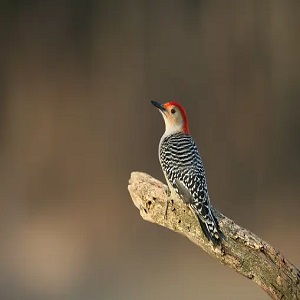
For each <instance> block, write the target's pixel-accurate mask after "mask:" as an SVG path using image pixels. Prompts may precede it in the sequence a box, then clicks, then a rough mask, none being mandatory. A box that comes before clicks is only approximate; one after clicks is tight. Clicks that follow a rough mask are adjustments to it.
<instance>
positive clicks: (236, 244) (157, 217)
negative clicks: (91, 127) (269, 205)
mask: <svg viewBox="0 0 300 300" xmlns="http://www.w3.org/2000/svg"><path fill="white" fill-rule="evenodd" d="M165 188H166V186H165V185H164V184H163V183H161V182H160V181H158V180H156V179H154V178H153V177H151V176H150V175H148V174H145V173H140V172H133V173H132V174H131V178H130V181H129V186H128V190H129V193H130V195H131V198H132V201H133V203H134V205H135V206H136V207H137V208H138V209H139V210H140V214H141V216H142V218H143V219H144V220H146V221H149V222H152V223H156V224H159V225H161V226H164V227H166V228H169V229H171V230H173V231H175V232H178V233H180V234H182V235H185V236H186V237H187V238H188V239H190V240H191V241H192V242H193V243H195V244H196V245H197V246H199V247H201V248H202V249H203V250H204V251H205V252H207V253H208V254H209V255H211V256H212V257H214V258H216V259H217V260H219V261H220V262H221V263H222V264H224V265H226V266H229V267H231V268H233V269H234V270H235V271H236V272H238V273H240V274H241V275H244V276H245V277H247V278H249V279H250V280H252V281H254V282H255V283H257V284H258V285H259V286H260V287H261V288H262V289H263V290H264V291H265V292H266V293H268V294H269V296H270V297H271V298H272V299H286V300H292V299H293V300H295V299H300V283H299V282H300V272H299V270H298V269H297V268H296V267H295V266H294V265H293V264H292V263H290V262H289V261H288V260H287V259H286V258H285V257H284V256H283V255H282V254H281V253H280V252H279V251H277V250H276V249H275V248H273V247H272V246H271V245H269V244H268V243H267V242H265V241H263V240H262V239H260V238H259V237H257V236H256V235H255V234H253V233H252V232H250V231H249V230H246V229H244V228H242V227H240V226H238V225H237V224H235V223H234V222H233V221H232V220H230V219H228V218H227V217H225V216H224V215H222V214H221V213H220V212H218V211H217V210H215V209H213V212H214V214H215V216H216V217H217V219H218V221H219V224H220V229H221V231H222V232H223V233H224V235H225V240H223V242H222V245H223V247H222V250H221V249H220V248H215V249H214V248H213V246H212V244H211V243H210V242H208V241H207V239H206V238H205V236H204V235H203V233H202V231H201V228H200V227H199V224H198V221H197V220H196V218H195V217H194V215H193V213H192V212H191V211H190V210H189V209H188V208H187V206H186V205H185V204H184V203H182V202H179V201H173V202H172V204H171V205H169V207H168V211H167V219H166V220H165V219H164V210H165V207H166V201H167V195H166V193H165Z"/></svg>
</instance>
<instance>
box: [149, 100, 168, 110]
mask: <svg viewBox="0 0 300 300" xmlns="http://www.w3.org/2000/svg"><path fill="white" fill-rule="evenodd" d="M151 103H152V104H153V105H154V106H155V107H157V108H158V109H159V110H160V111H161V112H165V111H166V109H165V108H164V107H163V106H162V104H160V103H158V102H156V101H154V100H151Z"/></svg>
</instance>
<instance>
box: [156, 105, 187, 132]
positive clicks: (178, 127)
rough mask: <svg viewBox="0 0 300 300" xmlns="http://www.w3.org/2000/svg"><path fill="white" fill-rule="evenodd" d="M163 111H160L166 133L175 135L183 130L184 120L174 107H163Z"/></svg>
mask: <svg viewBox="0 0 300 300" xmlns="http://www.w3.org/2000/svg"><path fill="white" fill-rule="evenodd" d="M164 108H165V110H160V112H161V114H162V116H163V118H164V121H165V125H166V133H168V134H170V133H176V132H180V131H182V130H183V127H184V120H183V117H182V115H181V111H180V110H179V108H178V107H176V106H174V105H165V106H164Z"/></svg>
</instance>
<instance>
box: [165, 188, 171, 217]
mask: <svg viewBox="0 0 300 300" xmlns="http://www.w3.org/2000/svg"><path fill="white" fill-rule="evenodd" d="M165 193H166V195H167V197H168V198H167V203H166V207H165V211H164V220H167V213H168V208H169V203H170V201H172V200H170V197H171V190H170V189H169V187H168V186H166V187H165Z"/></svg>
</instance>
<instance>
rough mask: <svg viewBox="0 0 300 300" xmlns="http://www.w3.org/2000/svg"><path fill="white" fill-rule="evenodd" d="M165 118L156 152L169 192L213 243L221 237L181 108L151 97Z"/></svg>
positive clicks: (203, 173)
mask: <svg viewBox="0 0 300 300" xmlns="http://www.w3.org/2000/svg"><path fill="white" fill-rule="evenodd" d="M151 103H152V104H153V105H154V106H155V107H156V108H158V110H159V111H160V113H161V114H162V116H163V118H164V121H165V133H164V134H163V136H162V137H161V139H160V143H159V148H158V154H159V161H160V164H161V168H162V170H163V173H164V176H165V178H166V181H167V184H168V188H169V191H170V196H171V197H172V198H173V199H174V197H175V198H176V199H178V198H179V199H181V200H182V201H183V202H184V203H185V204H187V205H188V207H189V208H190V209H191V210H192V211H193V212H194V213H195V215H196V216H197V218H198V221H199V223H200V226H201V228H202V231H203V233H204V235H205V236H206V238H207V239H208V240H209V241H211V242H212V243H213V246H214V247H215V246H217V245H221V239H222V237H223V234H222V232H221V231H220V229H219V224H218V221H217V219H216V217H215V216H214V215H213V212H212V210H211V205H210V199H209V195H208V190H207V183H206V177H205V170H204V167H203V163H202V159H201V157H200V155H199V152H198V149H197V147H196V144H195V142H194V140H193V138H192V137H191V135H190V132H189V128H188V121H187V117H186V113H185V110H184V108H183V107H182V106H181V105H180V104H178V103H177V102H175V101H171V102H167V103H165V104H160V103H158V102H156V101H153V100H151Z"/></svg>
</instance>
